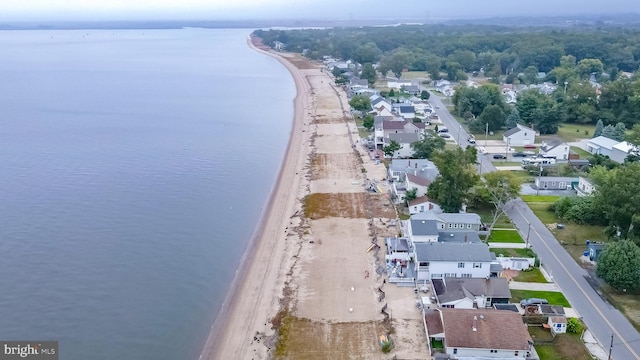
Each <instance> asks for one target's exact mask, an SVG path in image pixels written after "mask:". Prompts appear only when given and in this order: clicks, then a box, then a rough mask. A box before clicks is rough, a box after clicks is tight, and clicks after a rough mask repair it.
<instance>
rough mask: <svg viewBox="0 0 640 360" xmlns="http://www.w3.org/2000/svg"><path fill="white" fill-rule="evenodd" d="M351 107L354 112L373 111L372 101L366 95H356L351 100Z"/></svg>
mask: <svg viewBox="0 0 640 360" xmlns="http://www.w3.org/2000/svg"><path fill="white" fill-rule="evenodd" d="M349 105H351V107H352V108H353V109H354V110H358V111H367V110H369V109H371V100H370V99H369V97H367V96H364V95H354V96H353V97H352V98H351V100H349Z"/></svg>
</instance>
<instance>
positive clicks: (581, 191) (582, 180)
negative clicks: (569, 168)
mask: <svg viewBox="0 0 640 360" xmlns="http://www.w3.org/2000/svg"><path fill="white" fill-rule="evenodd" d="M595 190H596V188H595V186H593V183H592V182H591V180H589V179H587V178H586V177H582V176H580V177H579V178H578V187H576V191H577V192H578V196H589V195H591V194H593V192H594V191H595Z"/></svg>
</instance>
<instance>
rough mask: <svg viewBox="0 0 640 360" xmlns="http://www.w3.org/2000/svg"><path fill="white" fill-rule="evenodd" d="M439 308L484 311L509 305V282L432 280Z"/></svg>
mask: <svg viewBox="0 0 640 360" xmlns="http://www.w3.org/2000/svg"><path fill="white" fill-rule="evenodd" d="M431 282H432V284H433V290H434V292H435V295H436V300H437V303H438V306H440V307H442V308H450V309H483V308H491V307H492V306H493V304H507V303H509V299H511V291H509V281H508V280H507V279H502V278H486V279H478V278H475V279H469V278H442V279H433V280H431Z"/></svg>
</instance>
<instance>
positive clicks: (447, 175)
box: [428, 146, 479, 213]
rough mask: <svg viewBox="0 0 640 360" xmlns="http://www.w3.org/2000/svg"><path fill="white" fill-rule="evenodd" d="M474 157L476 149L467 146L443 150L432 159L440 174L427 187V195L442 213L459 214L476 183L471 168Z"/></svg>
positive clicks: (472, 168)
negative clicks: (438, 206) (463, 148)
mask: <svg viewBox="0 0 640 360" xmlns="http://www.w3.org/2000/svg"><path fill="white" fill-rule="evenodd" d="M476 156H477V152H476V148H475V147H473V146H469V147H467V148H466V149H465V150H462V149H460V148H456V149H454V150H445V151H443V152H440V153H437V154H436V155H435V156H434V157H433V162H434V163H435V164H436V166H437V167H438V170H439V171H440V174H439V175H438V177H437V178H436V179H435V180H434V181H433V182H432V183H431V185H429V191H428V194H429V197H430V198H432V199H433V200H435V201H436V202H437V203H438V204H439V205H440V207H441V208H442V210H443V211H444V212H450V213H455V212H459V211H460V210H461V209H462V205H463V204H464V203H465V202H466V200H467V199H468V197H469V194H470V190H471V189H472V188H473V187H474V186H475V185H476V184H477V183H478V179H479V177H478V174H477V173H476V171H475V169H474V167H473V165H474V164H475V163H476Z"/></svg>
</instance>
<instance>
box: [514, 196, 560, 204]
mask: <svg viewBox="0 0 640 360" xmlns="http://www.w3.org/2000/svg"><path fill="white" fill-rule="evenodd" d="M561 197H562V196H553V195H522V196H521V198H522V200H523V201H525V202H528V203H529V202H533V203H554V202H556V201H558V199H560V198H561Z"/></svg>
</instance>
